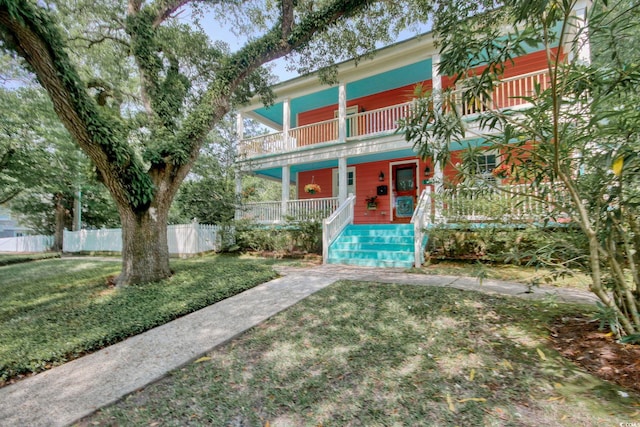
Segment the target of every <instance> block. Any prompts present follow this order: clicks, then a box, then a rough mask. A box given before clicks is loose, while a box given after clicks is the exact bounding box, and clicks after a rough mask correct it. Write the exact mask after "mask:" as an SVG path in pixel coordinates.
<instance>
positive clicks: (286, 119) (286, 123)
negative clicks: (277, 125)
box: [282, 98, 295, 150]
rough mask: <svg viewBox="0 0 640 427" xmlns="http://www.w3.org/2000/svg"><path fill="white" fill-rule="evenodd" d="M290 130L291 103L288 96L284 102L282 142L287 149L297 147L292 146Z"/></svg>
mask: <svg viewBox="0 0 640 427" xmlns="http://www.w3.org/2000/svg"><path fill="white" fill-rule="evenodd" d="M289 130H291V104H290V103H289V98H287V99H285V100H284V102H283V103H282V143H283V145H284V148H285V150H290V149H293V148H295V147H291V146H290V143H291V138H290V137H289Z"/></svg>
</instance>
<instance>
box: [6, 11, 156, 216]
mask: <svg viewBox="0 0 640 427" xmlns="http://www.w3.org/2000/svg"><path fill="white" fill-rule="evenodd" d="M0 29H1V30H2V31H0V37H2V39H3V41H5V46H7V47H8V48H9V49H12V50H14V51H15V52H16V53H18V54H19V55H20V56H22V57H23V58H24V59H25V60H26V61H27V63H28V64H29V65H30V66H31V68H32V69H33V71H34V73H35V74H36V76H37V78H38V81H39V82H40V84H41V85H42V87H43V88H44V89H45V90H46V91H47V92H48V94H49V96H50V98H51V100H52V102H53V106H54V110H55V111H56V114H57V115H58V117H59V118H60V120H61V121H62V123H63V124H64V126H65V127H66V128H67V130H69V132H70V133H71V135H73V137H74V139H75V140H76V142H77V143H78V145H79V146H80V148H82V150H83V151H84V152H85V153H86V154H87V155H88V156H89V158H91V160H92V161H93V162H94V164H95V165H96V167H97V168H98V170H99V171H100V173H101V175H102V178H103V180H104V182H105V184H106V185H107V187H108V188H109V190H110V191H111V194H112V195H113V197H114V199H115V200H116V202H118V203H119V204H122V205H123V206H129V207H132V208H133V209H137V208H140V207H142V206H145V205H147V204H148V203H149V202H150V200H151V197H152V194H153V186H152V183H151V181H150V180H149V179H148V177H146V174H145V172H144V168H143V166H142V164H141V163H140V162H139V161H138V159H137V157H136V155H135V153H134V151H133V149H132V148H131V147H129V146H128V145H127V144H126V143H125V136H126V135H125V134H124V133H123V131H122V129H121V127H120V126H118V125H117V124H116V123H114V122H113V120H112V119H109V118H108V117H107V116H103V115H102V114H101V113H100V111H99V109H98V107H97V105H96V103H95V101H94V100H93V99H92V98H91V96H89V94H88V93H87V92H86V90H85V84H84V82H82V80H81V79H80V77H79V75H78V72H77V71H76V68H75V66H74V65H73V64H72V62H71V60H70V59H69V57H68V55H67V53H66V52H65V50H64V49H65V46H66V45H65V42H64V40H63V38H62V36H61V34H60V32H59V31H58V29H57V27H56V26H55V25H54V24H53V21H52V19H51V17H50V16H49V14H48V12H47V11H46V10H44V9H42V8H40V7H38V6H36V5H34V4H33V3H31V2H11V3H8V2H6V1H0ZM145 177H146V178H145ZM132 182H137V185H135V186H132V185H131V183H132Z"/></svg>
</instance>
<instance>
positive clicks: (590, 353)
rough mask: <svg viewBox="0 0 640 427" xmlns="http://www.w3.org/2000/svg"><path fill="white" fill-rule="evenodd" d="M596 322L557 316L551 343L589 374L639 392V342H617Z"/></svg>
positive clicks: (587, 319)
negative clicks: (637, 343)
mask: <svg viewBox="0 0 640 427" xmlns="http://www.w3.org/2000/svg"><path fill="white" fill-rule="evenodd" d="M598 326H599V322H598V321H594V320H593V319H589V318H586V317H584V318H582V317H574V318H565V319H558V320H557V322H556V323H555V324H554V325H553V327H552V330H551V342H552V344H553V346H554V348H555V349H556V350H557V351H558V352H560V353H561V354H562V355H563V356H564V357H566V358H568V359H570V360H572V361H573V362H575V363H576V364H578V365H580V366H582V367H583V368H584V369H586V370H587V371H589V372H591V373H592V374H594V375H596V376H598V377H600V378H603V379H605V380H608V381H612V382H614V383H616V384H619V385H621V386H623V387H625V388H628V389H631V390H635V391H637V392H640V345H631V344H620V343H617V342H616V341H615V337H613V336H612V334H610V333H608V332H609V331H608V330H602V331H600V330H598Z"/></svg>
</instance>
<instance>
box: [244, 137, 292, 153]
mask: <svg viewBox="0 0 640 427" xmlns="http://www.w3.org/2000/svg"><path fill="white" fill-rule="evenodd" d="M288 148H289V147H286V146H285V143H284V137H283V133H282V132H275V133H270V134H267V135H259V136H254V137H253V138H247V139H243V140H242V142H241V144H240V147H239V152H240V155H242V156H246V157H254V156H259V155H261V154H271V153H279V152H282V151H286V149H288Z"/></svg>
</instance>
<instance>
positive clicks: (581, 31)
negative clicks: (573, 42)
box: [570, 2, 591, 65]
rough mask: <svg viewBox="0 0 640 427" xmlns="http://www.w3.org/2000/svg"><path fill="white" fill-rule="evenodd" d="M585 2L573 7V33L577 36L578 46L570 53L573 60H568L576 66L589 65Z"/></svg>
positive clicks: (589, 47)
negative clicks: (574, 18) (576, 64)
mask: <svg viewBox="0 0 640 427" xmlns="http://www.w3.org/2000/svg"><path fill="white" fill-rule="evenodd" d="M587 7H588V6H587V2H579V3H578V4H576V6H575V12H574V13H575V17H576V23H575V31H576V32H577V35H578V45H577V46H575V47H574V49H573V50H574V51H573V52H572V54H573V55H575V58H570V60H572V61H576V62H577V63H578V64H584V65H590V64H591V45H590V44H589V27H588V26H587Z"/></svg>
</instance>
